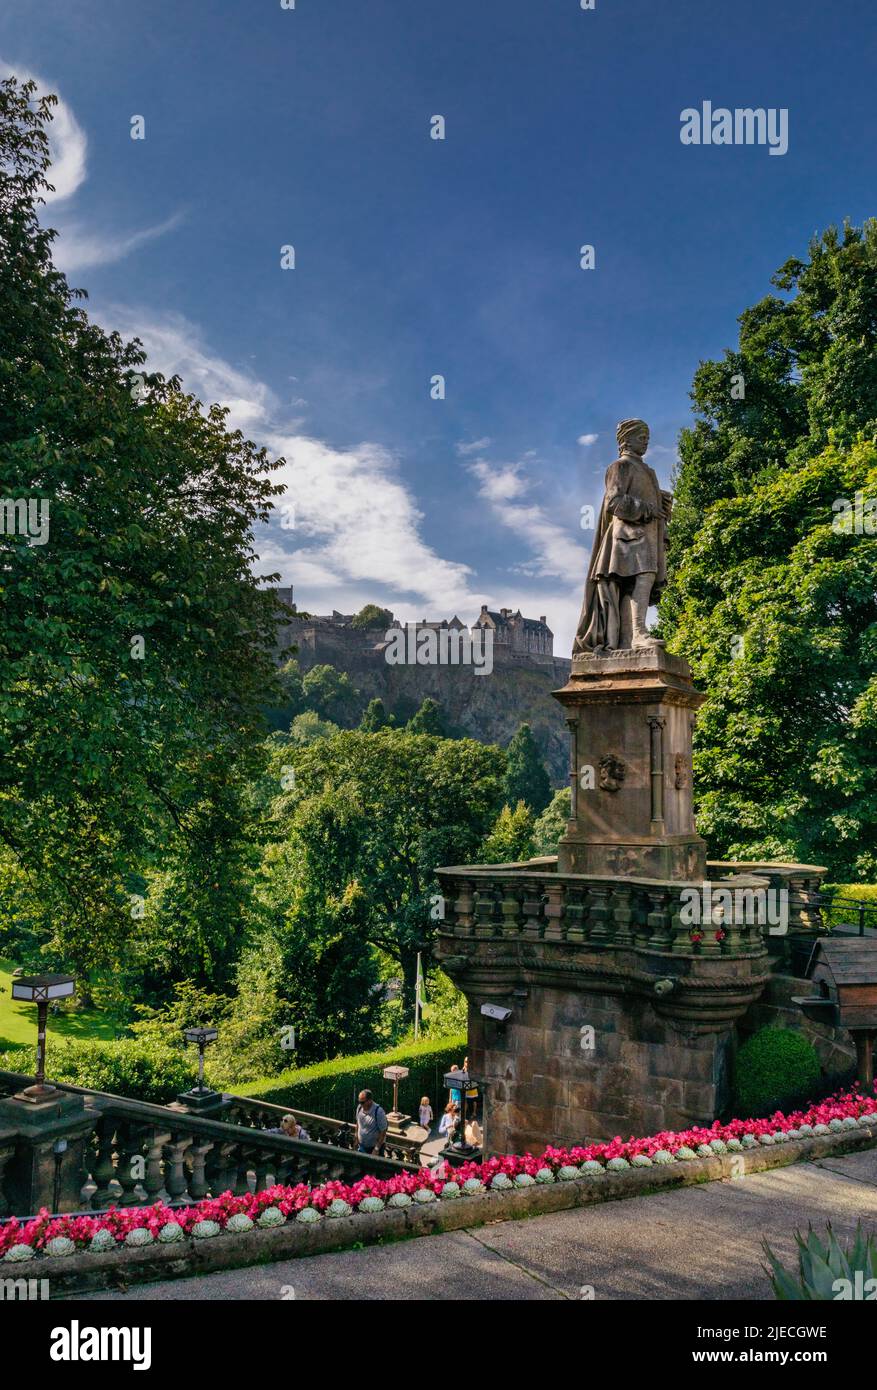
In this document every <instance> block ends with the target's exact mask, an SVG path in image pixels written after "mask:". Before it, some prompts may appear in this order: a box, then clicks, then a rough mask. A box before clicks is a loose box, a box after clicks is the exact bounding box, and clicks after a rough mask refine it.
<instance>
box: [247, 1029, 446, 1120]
mask: <svg viewBox="0 0 877 1390" xmlns="http://www.w3.org/2000/svg"><path fill="white" fill-rule="evenodd" d="M465 1055H466V1035H465V1033H461V1034H460V1035H459V1036H458V1037H454V1038H430V1039H427V1040H426V1041H425V1042H421V1043H407V1044H405V1045H404V1046H402V1047H396V1048H393V1050H392V1051H390V1052H363V1053H361V1054H360V1055H359V1056H357V1057H336V1058H335V1059H334V1060H333V1061H331V1062H319V1063H317V1064H316V1065H315V1066H311V1067H301V1068H299V1069H298V1070H294V1071H286V1072H282V1073H281V1074H280V1075H279V1076H272V1077H268V1078H267V1079H266V1080H263V1081H253V1082H250V1083H249V1084H248V1085H246V1086H236V1087H235V1092H234V1093H235V1095H239V1096H249V1097H251V1098H252V1099H253V1100H265V1101H269V1102H270V1103H271V1104H273V1105H287V1106H289V1108H290V1109H291V1110H308V1111H310V1112H311V1114H314V1115H331V1116H332V1118H333V1119H338V1120H352V1119H353V1116H354V1113H355V1110H356V1097H357V1095H358V1094H359V1092H360V1091H362V1090H369V1091H372V1092H373V1094H374V1096H375V1098H376V1099H377V1100H378V1101H379V1102H380V1104H381V1105H382V1106H383V1107H384V1109H385V1110H390V1109H391V1108H392V1104H393V1083H392V1081H385V1080H384V1078H383V1076H382V1075H381V1072H382V1071H383V1069H384V1067H389V1066H402V1067H408V1068H409V1075H408V1076H407V1077H406V1078H405V1080H404V1081H403V1082H401V1083H400V1086H399V1108H400V1109H401V1110H403V1111H405V1112H406V1113H407V1114H409V1115H414V1116H415V1118H416V1116H417V1107H418V1106H419V1104H420V1097H421V1096H429V1098H430V1101H431V1103H432V1109H433V1114H434V1115H435V1116H436V1118H438V1116H439V1115H440V1114H441V1111H442V1110H443V1108H444V1104H445V1100H446V1098H447V1097H446V1093H445V1087H444V1081H443V1078H444V1074H445V1072H447V1071H450V1069H451V1067H452V1066H453V1065H454V1063H456V1065H457V1066H460V1067H461V1066H462V1065H463V1058H464V1057H465Z"/></svg>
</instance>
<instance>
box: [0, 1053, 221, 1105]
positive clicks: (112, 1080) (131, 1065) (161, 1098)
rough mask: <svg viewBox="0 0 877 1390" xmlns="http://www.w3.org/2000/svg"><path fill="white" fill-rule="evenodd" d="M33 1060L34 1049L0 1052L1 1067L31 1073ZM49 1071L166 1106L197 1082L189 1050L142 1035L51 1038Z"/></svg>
mask: <svg viewBox="0 0 877 1390" xmlns="http://www.w3.org/2000/svg"><path fill="white" fill-rule="evenodd" d="M33 1063H34V1054H33V1049H32V1048H28V1047H15V1048H10V1049H9V1050H8V1051H6V1052H0V1071H17V1072H25V1073H27V1074H32V1072H33ZM46 1072H47V1075H48V1079H49V1080H50V1081H59V1082H63V1083H65V1084H66V1085H68V1086H84V1087H86V1088H87V1089H88V1090H92V1091H109V1092H111V1093H112V1094H113V1095H117V1096H128V1097H129V1098H130V1099H131V1100H145V1101H150V1102H152V1103H153V1104H155V1105H166V1104H167V1102H168V1101H171V1100H173V1099H174V1098H175V1097H176V1095H177V1094H178V1093H179V1092H180V1091H185V1090H187V1089H188V1088H189V1087H190V1086H191V1085H193V1084H194V1082H195V1080H196V1067H195V1064H194V1061H193V1057H192V1055H191V1054H189V1055H188V1056H187V1055H186V1054H185V1053H183V1052H181V1051H180V1050H179V1049H176V1048H170V1047H162V1046H160V1045H159V1044H157V1043H155V1042H151V1041H149V1042H147V1041H144V1040H143V1039H140V1038H121V1039H119V1040H118V1041H117V1042H79V1041H77V1040H74V1039H65V1040H64V1041H63V1042H60V1041H59V1040H57V1039H55V1038H52V1039H51V1046H50V1049H49V1054H48V1064H47V1067H46Z"/></svg>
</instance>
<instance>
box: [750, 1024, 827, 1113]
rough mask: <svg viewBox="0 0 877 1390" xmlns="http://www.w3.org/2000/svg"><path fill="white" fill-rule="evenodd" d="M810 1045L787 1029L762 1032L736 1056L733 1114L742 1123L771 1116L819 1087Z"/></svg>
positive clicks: (815, 1064)
mask: <svg viewBox="0 0 877 1390" xmlns="http://www.w3.org/2000/svg"><path fill="white" fill-rule="evenodd" d="M820 1076H821V1068H820V1066H819V1058H818V1057H817V1055H816V1052H815V1049H814V1047H813V1044H812V1043H811V1042H809V1041H808V1040H807V1038H805V1037H804V1035H803V1034H802V1033H795V1032H793V1031H792V1030H791V1029H790V1028H762V1029H761V1030H760V1031H759V1032H758V1033H755V1034H754V1035H753V1036H752V1037H751V1038H749V1039H747V1041H746V1042H745V1043H744V1044H743V1046H742V1047H741V1048H740V1050H739V1052H738V1053H737V1063H736V1084H735V1087H734V1112H735V1114H736V1115H737V1116H739V1117H740V1118H741V1119H749V1118H750V1117H751V1116H758V1115H770V1114H772V1113H773V1111H774V1110H780V1109H782V1108H783V1106H784V1105H786V1104H788V1102H789V1101H790V1100H791V1099H793V1098H795V1099H796V1098H798V1097H799V1096H800V1095H801V1094H802V1093H803V1092H806V1091H807V1090H808V1088H811V1087H814V1086H816V1085H818V1083H819V1079H820Z"/></svg>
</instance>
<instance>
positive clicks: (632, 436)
mask: <svg viewBox="0 0 877 1390" xmlns="http://www.w3.org/2000/svg"><path fill="white" fill-rule="evenodd" d="M615 438H616V439H617V440H618V447H619V449H621V451H622V452H624V450H625V449H627V450H629V451H630V453H632V454H644V453H645V451H646V449H647V448H648V447H649V427H648V425H647V424H646V422H645V420H622V422H621V424H620V425H619V426H618V428H617V429H616V431H615Z"/></svg>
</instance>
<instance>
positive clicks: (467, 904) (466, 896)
mask: <svg viewBox="0 0 877 1390" xmlns="http://www.w3.org/2000/svg"><path fill="white" fill-rule="evenodd" d="M474 902H475V899H474V897H473V895H472V883H471V880H467V879H461V880H460V885H459V890H458V892H457V898H456V901H455V903H454V935H455V936H471V935H472V934H473V929H474V926H475V919H474V917H473V915H472V908H473V906H474Z"/></svg>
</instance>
